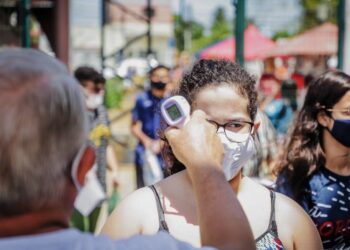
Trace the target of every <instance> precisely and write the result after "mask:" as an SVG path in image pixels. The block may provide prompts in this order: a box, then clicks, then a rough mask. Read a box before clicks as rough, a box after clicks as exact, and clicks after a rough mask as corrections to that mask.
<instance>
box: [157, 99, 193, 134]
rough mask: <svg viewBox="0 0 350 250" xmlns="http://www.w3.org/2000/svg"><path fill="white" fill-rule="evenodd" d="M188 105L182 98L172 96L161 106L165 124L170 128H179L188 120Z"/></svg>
mask: <svg viewBox="0 0 350 250" xmlns="http://www.w3.org/2000/svg"><path fill="white" fill-rule="evenodd" d="M190 110H191V108H190V105H189V104H188V102H187V100H186V99H185V98H184V97H183V96H179V95H176V96H172V97H170V98H168V99H166V100H165V101H164V102H163V103H162V105H161V112H162V116H163V118H164V120H165V121H166V123H167V124H168V125H169V126H171V127H177V128H181V127H182V126H184V125H185V124H186V123H187V122H188V120H189V119H190Z"/></svg>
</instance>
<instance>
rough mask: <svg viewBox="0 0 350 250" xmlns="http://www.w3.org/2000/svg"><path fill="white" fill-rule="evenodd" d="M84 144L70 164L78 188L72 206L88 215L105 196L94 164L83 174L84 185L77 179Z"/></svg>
mask: <svg viewBox="0 0 350 250" xmlns="http://www.w3.org/2000/svg"><path fill="white" fill-rule="evenodd" d="M85 148H86V147H85V146H84V147H82V148H81V149H80V150H79V153H78V155H77V156H76V158H75V159H74V162H73V166H72V172H71V175H72V179H73V183H74V185H75V187H76V188H77V190H78V195H77V197H76V198H75V202H74V207H75V208H76V209H77V210H78V211H79V212H80V213H81V214H82V215H84V216H88V215H89V214H90V213H91V212H92V211H93V210H94V209H95V208H96V207H97V206H98V205H100V204H101V202H102V201H103V200H105V198H106V194H105V192H104V191H103V188H102V186H101V184H100V182H99V180H98V178H97V175H96V164H95V165H94V166H93V167H92V168H91V169H90V170H89V172H87V174H86V176H85V182H84V186H81V185H80V184H79V181H78V177H77V176H78V166H79V163H80V160H81V157H82V155H83V153H84V151H85Z"/></svg>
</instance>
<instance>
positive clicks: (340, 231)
mask: <svg viewBox="0 0 350 250" xmlns="http://www.w3.org/2000/svg"><path fill="white" fill-rule="evenodd" d="M284 178H285V177H284V176H283V175H281V176H280V177H279V178H278V180H277V191H279V192H281V193H284V194H286V195H288V196H292V195H291V192H290V190H291V188H290V187H288V184H287V182H286V181H285V180H284ZM297 202H298V203H299V204H300V205H302V206H303V208H304V209H305V211H306V212H308V214H309V215H310V216H311V218H312V220H313V221H314V223H315V225H316V227H317V229H318V231H319V233H320V236H321V239H322V243H323V247H324V249H350V176H341V175H338V174H335V173H333V172H331V171H330V170H328V169H326V168H325V167H322V168H320V170H318V171H317V172H316V173H314V174H313V175H311V176H310V178H309V180H308V182H307V184H306V186H305V191H304V192H303V195H302V198H300V200H298V201H297Z"/></svg>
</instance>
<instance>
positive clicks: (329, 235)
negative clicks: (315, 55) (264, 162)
mask: <svg viewBox="0 0 350 250" xmlns="http://www.w3.org/2000/svg"><path fill="white" fill-rule="evenodd" d="M277 172H278V174H279V176H278V179H277V187H276V190H277V191H279V192H281V193H283V194H286V195H288V196H289V197H291V198H292V199H294V200H296V201H297V202H298V203H299V204H300V205H301V206H302V207H303V208H304V209H305V211H306V212H308V213H309V215H310V216H311V218H312V219H313V221H314V223H315V225H316V226H317V228H318V231H319V234H320V235H321V239H322V242H323V247H324V248H325V249H349V248H350V76H349V75H346V74H345V73H342V72H328V73H325V74H324V75H322V76H321V77H320V78H318V79H316V80H314V81H313V82H312V83H311V84H310V86H309V87H308V92H307V94H306V97H305V102H304V105H303V108H302V109H301V111H300V113H299V115H298V118H297V119H296V121H295V124H294V128H293V131H292V133H291V136H290V140H289V143H288V146H287V147H286V148H285V153H284V155H283V157H282V160H281V161H280V162H279V164H278V169H277Z"/></svg>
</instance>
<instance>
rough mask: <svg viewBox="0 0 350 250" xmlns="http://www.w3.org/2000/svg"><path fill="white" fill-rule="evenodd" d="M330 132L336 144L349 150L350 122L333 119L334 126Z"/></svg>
mask: <svg viewBox="0 0 350 250" xmlns="http://www.w3.org/2000/svg"><path fill="white" fill-rule="evenodd" d="M330 132H331V134H332V136H333V137H334V138H335V139H336V140H337V141H338V142H340V143H341V144H343V145H344V146H345V147H348V148H350V120H336V119H334V125H333V128H332V130H331V131H330Z"/></svg>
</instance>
